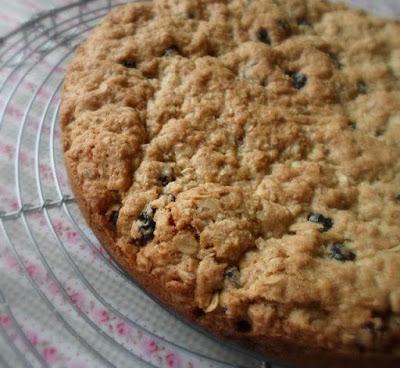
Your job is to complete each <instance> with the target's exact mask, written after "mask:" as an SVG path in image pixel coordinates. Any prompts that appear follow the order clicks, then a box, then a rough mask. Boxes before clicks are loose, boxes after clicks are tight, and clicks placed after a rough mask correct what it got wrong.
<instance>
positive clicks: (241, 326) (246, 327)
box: [235, 319, 251, 333]
mask: <svg viewBox="0 0 400 368" xmlns="http://www.w3.org/2000/svg"><path fill="white" fill-rule="evenodd" d="M235 328H236V331H238V332H240V333H247V332H250V331H251V323H250V322H249V321H247V320H245V319H241V320H239V321H237V322H236V325H235Z"/></svg>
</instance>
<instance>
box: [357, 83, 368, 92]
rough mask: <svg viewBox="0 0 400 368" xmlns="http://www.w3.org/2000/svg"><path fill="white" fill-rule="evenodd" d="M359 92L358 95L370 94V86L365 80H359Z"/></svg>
mask: <svg viewBox="0 0 400 368" xmlns="http://www.w3.org/2000/svg"><path fill="white" fill-rule="evenodd" d="M357 90H358V93H359V94H361V95H366V94H367V92H368V86H367V83H365V82H364V81H363V80H359V81H358V82H357Z"/></svg>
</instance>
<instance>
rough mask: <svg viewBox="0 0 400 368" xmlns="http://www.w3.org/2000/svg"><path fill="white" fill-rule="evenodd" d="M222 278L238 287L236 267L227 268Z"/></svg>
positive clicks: (238, 272)
mask: <svg viewBox="0 0 400 368" xmlns="http://www.w3.org/2000/svg"><path fill="white" fill-rule="evenodd" d="M224 276H225V277H226V278H227V279H228V280H229V281H231V282H232V283H234V284H235V285H236V286H239V285H240V271H239V269H238V268H237V267H236V266H232V267H229V268H227V269H226V270H225V272H224Z"/></svg>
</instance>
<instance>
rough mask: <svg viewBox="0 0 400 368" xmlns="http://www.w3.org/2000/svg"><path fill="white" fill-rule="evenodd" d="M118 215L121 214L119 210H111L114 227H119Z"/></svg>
mask: <svg viewBox="0 0 400 368" xmlns="http://www.w3.org/2000/svg"><path fill="white" fill-rule="evenodd" d="M118 216H119V212H118V211H112V212H111V215H110V222H111V224H112V225H113V226H114V227H117V222H118Z"/></svg>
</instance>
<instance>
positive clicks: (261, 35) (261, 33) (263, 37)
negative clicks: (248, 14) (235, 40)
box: [256, 28, 271, 45]
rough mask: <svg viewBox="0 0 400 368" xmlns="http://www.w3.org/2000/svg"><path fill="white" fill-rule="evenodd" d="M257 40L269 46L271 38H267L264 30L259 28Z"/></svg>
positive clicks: (267, 35)
mask: <svg viewBox="0 0 400 368" xmlns="http://www.w3.org/2000/svg"><path fill="white" fill-rule="evenodd" d="M256 36H257V40H258V41H260V42H263V43H266V44H267V45H270V44H271V38H270V37H269V34H268V31H267V30H266V29H265V28H260V29H259V30H258V31H257V34H256Z"/></svg>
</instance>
